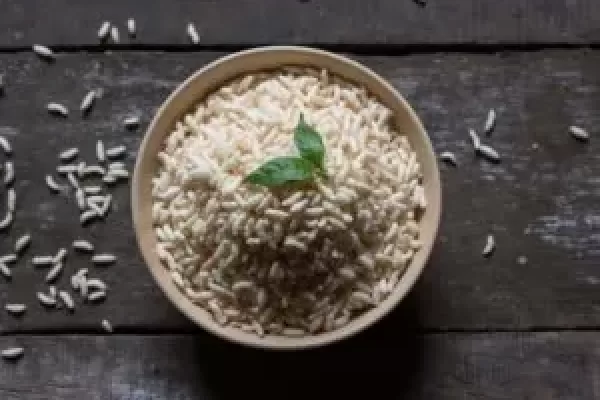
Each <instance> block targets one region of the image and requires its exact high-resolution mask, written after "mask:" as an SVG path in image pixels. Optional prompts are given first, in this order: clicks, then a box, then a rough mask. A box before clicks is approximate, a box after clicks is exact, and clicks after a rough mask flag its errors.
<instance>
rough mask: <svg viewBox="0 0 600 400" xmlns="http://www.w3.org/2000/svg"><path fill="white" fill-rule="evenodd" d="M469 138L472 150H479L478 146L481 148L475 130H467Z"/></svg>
mask: <svg viewBox="0 0 600 400" xmlns="http://www.w3.org/2000/svg"><path fill="white" fill-rule="evenodd" d="M469 136H470V137H471V143H472V144H473V149H474V150H475V151H477V150H479V146H481V140H480V139H479V135H477V132H475V129H472V128H469Z"/></svg>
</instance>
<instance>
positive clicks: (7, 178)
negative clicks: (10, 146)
mask: <svg viewBox="0 0 600 400" xmlns="http://www.w3.org/2000/svg"><path fill="white" fill-rule="evenodd" d="M14 181H15V165H14V164H13V162H12V161H5V162H4V184H5V185H6V186H10V185H12V184H13V182H14Z"/></svg>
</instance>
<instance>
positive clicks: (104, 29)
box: [98, 21, 110, 41]
mask: <svg viewBox="0 0 600 400" xmlns="http://www.w3.org/2000/svg"><path fill="white" fill-rule="evenodd" d="M109 33H110V22H109V21H104V22H103V23H102V25H100V28H99V29H98V39H100V40H101V41H104V40H106V38H107V37H108V34H109Z"/></svg>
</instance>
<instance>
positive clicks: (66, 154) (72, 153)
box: [58, 147, 79, 172]
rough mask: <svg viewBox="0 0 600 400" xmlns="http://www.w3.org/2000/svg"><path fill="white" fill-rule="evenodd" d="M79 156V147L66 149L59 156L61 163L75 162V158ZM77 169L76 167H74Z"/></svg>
mask: <svg viewBox="0 0 600 400" xmlns="http://www.w3.org/2000/svg"><path fill="white" fill-rule="evenodd" d="M77 154H79V149H78V148H77V147H71V148H70V149H66V150H63V151H62V152H61V153H60V154H59V155H58V158H59V159H60V160H61V161H71V160H73V159H74V158H75V157H77ZM73 167H75V166H73ZM75 171H76V170H74V171H69V172H75Z"/></svg>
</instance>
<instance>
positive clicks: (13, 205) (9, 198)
mask: <svg viewBox="0 0 600 400" xmlns="http://www.w3.org/2000/svg"><path fill="white" fill-rule="evenodd" d="M6 208H7V210H8V211H9V212H15V210H16V209H17V192H16V191H15V189H14V188H10V189H8V191H7V192H6Z"/></svg>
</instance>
